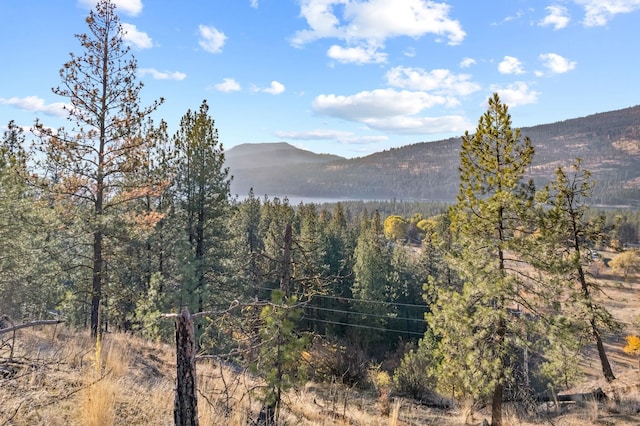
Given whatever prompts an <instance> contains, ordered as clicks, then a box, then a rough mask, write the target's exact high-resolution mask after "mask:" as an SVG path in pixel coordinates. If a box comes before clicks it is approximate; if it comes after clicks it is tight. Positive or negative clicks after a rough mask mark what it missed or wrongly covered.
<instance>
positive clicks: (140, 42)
mask: <svg viewBox="0 0 640 426" xmlns="http://www.w3.org/2000/svg"><path fill="white" fill-rule="evenodd" d="M121 25H122V30H123V31H124V36H122V39H123V40H124V41H125V43H127V44H129V45H131V46H134V47H137V48H138V49H149V48H151V47H153V42H152V41H151V37H149V36H148V35H147V33H145V32H142V31H139V30H138V28H137V27H136V26H135V25H133V24H126V23H122V24H121Z"/></svg>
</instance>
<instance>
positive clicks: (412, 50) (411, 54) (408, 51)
mask: <svg viewBox="0 0 640 426" xmlns="http://www.w3.org/2000/svg"><path fill="white" fill-rule="evenodd" d="M402 54H403V55H404V56H406V57H407V58H414V57H415V56H416V49H415V48H413V47H407V48H406V49H405V50H404V52H402Z"/></svg>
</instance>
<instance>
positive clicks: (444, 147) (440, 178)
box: [227, 106, 640, 206]
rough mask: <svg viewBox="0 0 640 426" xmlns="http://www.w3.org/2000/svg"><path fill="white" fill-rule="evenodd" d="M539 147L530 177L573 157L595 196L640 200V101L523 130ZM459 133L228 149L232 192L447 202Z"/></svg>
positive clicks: (453, 186)
mask: <svg viewBox="0 0 640 426" xmlns="http://www.w3.org/2000/svg"><path fill="white" fill-rule="evenodd" d="M521 134H522V136H528V137H530V138H531V141H532V143H533V145H534V147H535V149H536V155H535V158H534V162H533V166H532V168H531V170H530V176H531V177H533V178H534V179H535V180H536V183H537V184H538V185H542V184H544V183H546V182H548V180H549V179H550V178H552V177H553V172H554V170H555V169H556V168H557V167H558V166H567V165H570V164H571V163H572V162H573V161H574V160H575V159H576V158H578V157H579V158H581V159H582V160H583V166H584V167H585V168H586V169H588V170H590V171H591V172H592V174H593V178H594V180H595V181H596V182H597V186H596V188H595V190H594V197H593V202H594V203H595V204H606V205H630V206H639V205H640V106H635V107H631V108H625V109H621V110H617V111H611V112H604V113H599V114H594V115H590V116H587V117H582V118H575V119H571V120H565V121H561V122H557V123H551V124H542V125H538V126H533V127H525V128H522V129H521ZM459 149H460V138H451V139H446V140H441V141H435V142H420V143H416V144H412V145H407V146H403V147H400V148H394V149H391V150H388V151H383V152H378V153H375V154H371V155H369V156H366V157H361V158H354V159H341V158H340V157H335V156H329V155H319V154H313V153H309V152H308V151H303V150H299V149H297V148H294V147H292V146H291V145H288V144H286V143H280V144H246V145H241V146H238V147H234V148H232V149H230V150H229V151H228V153H227V157H228V158H227V165H229V167H230V168H231V173H232V174H233V175H234V182H233V184H232V192H233V193H234V194H240V195H244V194H247V193H248V191H249V188H253V189H254V192H255V193H256V194H257V195H263V194H268V195H288V196H303V197H327V198H350V199H386V200H389V199H393V198H395V199H402V200H430V201H452V200H453V199H454V197H455V194H456V192H457V188H458V174H457V169H458V163H459Z"/></svg>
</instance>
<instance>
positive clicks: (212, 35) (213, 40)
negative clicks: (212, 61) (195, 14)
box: [198, 25, 227, 53]
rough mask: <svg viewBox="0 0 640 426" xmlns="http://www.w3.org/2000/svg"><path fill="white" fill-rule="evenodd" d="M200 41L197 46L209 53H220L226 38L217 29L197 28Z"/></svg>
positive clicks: (202, 26) (201, 26)
mask: <svg viewBox="0 0 640 426" xmlns="http://www.w3.org/2000/svg"><path fill="white" fill-rule="evenodd" d="M198 32H199V34H200V40H199V41H198V44H199V45H200V47H202V48H203V49H204V50H205V51H207V52H209V53H220V52H222V47H223V46H224V43H225V41H226V40H227V36H226V35H224V33H223V32H222V31H219V30H218V29H217V28H215V27H212V26H207V25H200V26H198Z"/></svg>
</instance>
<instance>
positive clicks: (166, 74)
mask: <svg viewBox="0 0 640 426" xmlns="http://www.w3.org/2000/svg"><path fill="white" fill-rule="evenodd" d="M138 73H139V74H140V76H141V77H142V76H145V75H150V76H151V77H152V78H153V79H155V80H184V79H185V78H187V75H186V74H185V73H183V72H179V71H158V70H157V69H155V68H140V69H139V70H138Z"/></svg>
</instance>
